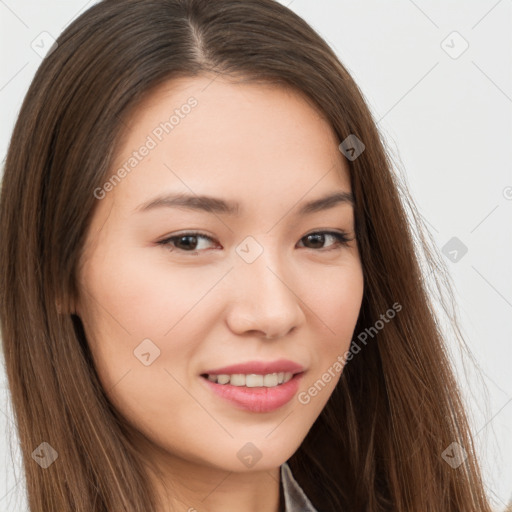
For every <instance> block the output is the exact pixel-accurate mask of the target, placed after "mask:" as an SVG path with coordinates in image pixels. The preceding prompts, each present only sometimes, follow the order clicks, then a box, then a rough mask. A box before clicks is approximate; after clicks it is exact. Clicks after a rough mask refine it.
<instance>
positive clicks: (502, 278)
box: [0, 0, 512, 512]
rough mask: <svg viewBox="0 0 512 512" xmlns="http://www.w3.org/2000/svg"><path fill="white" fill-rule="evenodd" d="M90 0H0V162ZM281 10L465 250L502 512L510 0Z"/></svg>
mask: <svg viewBox="0 0 512 512" xmlns="http://www.w3.org/2000/svg"><path fill="white" fill-rule="evenodd" d="M93 3H95V1H90V2H85V1H84V0H78V1H77V0H66V1H64V0H61V1H57V0H52V1H36V0H33V1H27V0H0V41H1V66H0V109H1V114H2V123H1V125H0V159H2V160H3V159H4V156H5V153H6V151H7V145H8V141H9V137H10V133H11V131H12V128H13V125H14V122H15V119H16V115H17V112H18V110H19V107H20V105H21V101H22V99H23V97H24V95H25V93H26V91H27V88H28V86H29V84H30V81H31V79H32V77H33V75H34V73H35V71H36V69H37V67H38V65H39V64H40V62H41V57H40V56H39V55H38V53H37V52H36V51H35V50H34V49H33V47H32V46H34V47H36V48H37V45H39V47H40V49H41V52H43V51H44V47H45V45H47V44H48V36H47V35H44V34H43V35H42V36H41V33H43V32H47V33H49V34H50V35H51V36H53V37H57V36H58V35H59V34H60V32H61V31H62V30H63V28H64V27H65V26H67V25H68V24H69V22H70V21H71V20H72V19H74V18H75V17H76V16H77V15H79V14H80V13H81V12H83V10H85V9H86V8H87V7H89V6H90V5H92V4H93ZM281 3H283V4H285V5H289V6H290V8H291V9H293V10H294V11H295V12H296V13H298V14H299V15H301V16H302V17H303V18H304V19H305V20H306V21H308V22H309V23H310V24H311V25H312V26H313V27H314V28H315V29H316V30H317V31H318V32H319V33H320V34H321V35H322V36H323V37H324V38H325V39H326V40H327V41H328V43H329V44H330V45H331V46H332V47H333V48H334V50H335V51H336V52H337V54H338V56H339V57H340V59H341V61H342V62H343V64H344V65H345V66H346V67H347V69H348V70H349V71H350V72H351V74H352V76H353V77H354V79H355V80H356V82H357V83H358V85H359V86H360V88H361V90H362V91H363V94H364V95H365V97H366V99H367V101H368V103H369V105H370V108H371V110H372V112H373V115H374V116H375V120H376V121H378V126H379V129H380V130H381V133H382V135H383V137H384V138H385V139H386V140H387V142H388V144H389V145H390V147H391V148H392V149H393V151H394V153H395V160H396V161H397V162H398V165H399V166H400V167H401V168H402V169H403V170H404V172H405V175H406V178H407V181H408V184H409V188H410V191H411V193H412V195H413V197H414V199H415V201H416V204H417V206H418V208H419V211H420V212H421V215H422V217H423V219H424V221H425V222H426V224H427V226H428V228H429V230H430V232H431V233H432V235H433V237H434V240H435V243H436V246H437V247H438V249H439V250H440V251H441V250H442V248H443V247H444V246H445V244H446V243H447V242H448V241H449V240H450V239H451V238H452V237H457V238H458V239H459V240H460V241H461V242H462V243H463V244H464V245H465V246H466V247H467V248H468V252H467V254H465V255H464V256H462V257H460V253H459V256H458V258H459V259H458V261H455V262H454V261H450V260H449V259H448V257H446V263H447V265H448V267H449V270H450V272H451V275H452V276H453V280H454V282H455V286H456V298H457V301H458V307H459V314H460V317H461V320H462V328H463V332H464V334H465V336H466V339H467V341H468V344H469V346H470V348H471V351H472V352H473V354H474V356H475V358H476V360H477V361H478V363H479V365H480V367H481V370H482V372H483V376H484V382H485V385H486V386H487V388H488V392H489V397H488V399H486V398H485V395H484V394H483V388H480V387H479V384H478V381H477V380H476V379H475V378H474V377H473V376H472V375H473V374H472V373H471V372H469V373H468V374H467V376H466V374H465V373H464V372H463V371H460V368H462V366H461V365H460V364H459V363H458V362H456V365H457V368H459V373H458V375H459V379H460V382H461V385H462V387H463V389H464V392H465V393H466V397H467V400H468V402H469V405H470V409H471V413H472V425H473V429H474V432H475V436H476V442H477V448H478V450H479V451H480V453H481V458H482V463H483V466H484V473H485V481H486V484H487V486H488V492H489V496H490V498H491V500H492V501H493V503H494V506H495V510H496V511H503V510H504V509H505V506H506V503H508V501H509V499H510V498H511V495H512V365H511V360H512V342H511V341H512V272H511V269H510V256H511V254H512V230H511V221H512V170H511V160H512V116H511V113H512V76H511V75H512V73H511V68H512V1H511V0H500V1H496V0H485V1H484V0H482V1H474V0H473V1H462V0H452V1H451V2H441V1H436V2H434V1H420V0H417V1H415V2H414V1H412V0H393V1H387V2H379V1H378V0H364V1H360V2H350V1H347V0H341V1H340V0H315V1H314V2H313V1H312V0H309V1H308V0H293V1H291V2H290V0H286V1H285V0H282V1H281ZM454 31H455V32H457V33H458V34H453V32H454ZM466 44H468V45H469V46H468V48H467V49H466V50H465V51H464V52H463V53H461V51H462V50H463V49H464V47H465V45H466ZM459 54H460V55H459ZM445 252H447V253H448V250H445ZM443 257H444V256H443ZM507 262H508V263H507ZM455 353H456V352H455ZM6 387H7V386H6V383H5V377H4V374H3V370H2V368H0V392H1V393H2V394H1V396H0V412H1V414H0V426H1V430H0V434H1V435H0V509H1V510H5V511H8V512H10V511H13V512H14V511H19V510H24V509H26V504H25V501H24V497H23V487H24V484H23V482H22V474H21V468H20V466H19V450H18V448H17V445H16V437H15V435H16V434H15V432H14V430H13V423H12V416H11V409H10V403H9V401H8V397H7V389H6ZM470 390H471V391H470ZM34 448H35V447H34Z"/></svg>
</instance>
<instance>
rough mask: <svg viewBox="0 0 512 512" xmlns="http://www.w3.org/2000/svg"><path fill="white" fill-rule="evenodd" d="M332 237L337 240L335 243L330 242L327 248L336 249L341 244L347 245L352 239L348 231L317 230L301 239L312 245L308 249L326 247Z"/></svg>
mask: <svg viewBox="0 0 512 512" xmlns="http://www.w3.org/2000/svg"><path fill="white" fill-rule="evenodd" d="M332 239H334V240H335V242H334V244H329V245H328V248H327V249H325V250H331V249H336V248H338V247H339V246H340V245H342V246H345V245H347V244H348V242H349V241H350V240H351V238H349V237H348V236H347V234H346V233H338V232H336V231H317V232H315V233H310V234H309V235H306V236H305V237H303V238H302V239H301V241H302V240H305V241H306V242H305V243H307V244H309V245H310V246H309V247H308V249H324V244H325V242H326V240H327V241H328V240H332ZM333 246H334V247H333Z"/></svg>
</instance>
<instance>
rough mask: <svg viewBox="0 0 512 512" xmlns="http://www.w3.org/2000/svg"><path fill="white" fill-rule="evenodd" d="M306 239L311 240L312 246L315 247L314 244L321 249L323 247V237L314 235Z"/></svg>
mask: <svg viewBox="0 0 512 512" xmlns="http://www.w3.org/2000/svg"><path fill="white" fill-rule="evenodd" d="M308 238H309V239H313V245H315V243H317V245H316V246H317V247H322V246H323V245H324V235H321V234H318V233H316V234H313V235H308ZM315 239H316V240H315Z"/></svg>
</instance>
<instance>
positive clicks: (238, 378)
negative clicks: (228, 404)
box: [229, 373, 246, 386]
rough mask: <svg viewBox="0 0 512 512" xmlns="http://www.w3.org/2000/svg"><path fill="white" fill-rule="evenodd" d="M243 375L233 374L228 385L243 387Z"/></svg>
mask: <svg viewBox="0 0 512 512" xmlns="http://www.w3.org/2000/svg"><path fill="white" fill-rule="evenodd" d="M245 378H246V377H245V375H244V374H243V373H235V374H234V375H231V380H230V382H229V383H230V384H231V385H232V386H245Z"/></svg>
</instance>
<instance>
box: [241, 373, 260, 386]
mask: <svg viewBox="0 0 512 512" xmlns="http://www.w3.org/2000/svg"><path fill="white" fill-rule="evenodd" d="M245 385H246V386H247V387H248V388H256V387H261V386H263V375H255V374H254V373H252V374H250V375H247V376H246V377H245Z"/></svg>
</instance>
